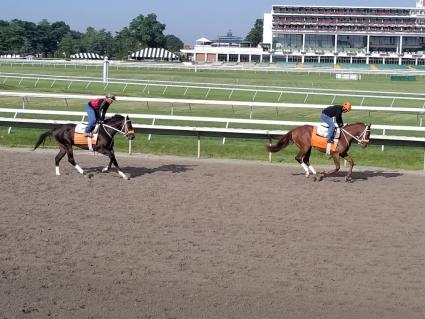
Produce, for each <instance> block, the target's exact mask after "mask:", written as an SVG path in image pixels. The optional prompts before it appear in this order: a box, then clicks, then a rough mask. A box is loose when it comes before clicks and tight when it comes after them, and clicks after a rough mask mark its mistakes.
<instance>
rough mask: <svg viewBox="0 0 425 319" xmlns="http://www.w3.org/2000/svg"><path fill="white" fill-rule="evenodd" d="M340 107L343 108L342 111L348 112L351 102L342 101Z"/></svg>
mask: <svg viewBox="0 0 425 319" xmlns="http://www.w3.org/2000/svg"><path fill="white" fill-rule="evenodd" d="M342 109H343V110H344V112H350V111H351V103H350V102H344V103H342Z"/></svg>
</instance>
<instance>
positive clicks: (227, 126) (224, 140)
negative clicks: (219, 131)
mask: <svg viewBox="0 0 425 319" xmlns="http://www.w3.org/2000/svg"><path fill="white" fill-rule="evenodd" d="M226 128H229V122H226ZM224 143H226V137H223V145H224Z"/></svg>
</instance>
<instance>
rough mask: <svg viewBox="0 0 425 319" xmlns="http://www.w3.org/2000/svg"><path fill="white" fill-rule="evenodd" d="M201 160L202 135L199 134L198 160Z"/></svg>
mask: <svg viewBox="0 0 425 319" xmlns="http://www.w3.org/2000/svg"><path fill="white" fill-rule="evenodd" d="M200 158H201V135H200V134H199V133H198V159H200Z"/></svg>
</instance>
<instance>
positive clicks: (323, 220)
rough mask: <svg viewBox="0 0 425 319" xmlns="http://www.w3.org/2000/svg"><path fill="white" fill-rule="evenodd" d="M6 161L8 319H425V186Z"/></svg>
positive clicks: (3, 241) (186, 168) (94, 162)
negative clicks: (84, 172)
mask: <svg viewBox="0 0 425 319" xmlns="http://www.w3.org/2000/svg"><path fill="white" fill-rule="evenodd" d="M55 154H56V151H55V152H52V151H45V150H37V151H36V152H29V151H27V150H13V151H11V150H7V149H0V163H1V165H0V176H1V183H0V318H1V319H4V318H8V319H10V318H61V319H62V318H182V319H187V318H196V319H198V318H241V319H242V318H243V319H247V318H253V319H259V318H285V319H286V318H303V319H305V318H314V319H317V318H338V319H340V318H359V319H360V318H361V319H365V318H368V319H371V318H379V319H382V318H386V319H388V318H397V319H399V318H409V319H416V318H417V319H423V318H425V213H424V207H425V199H424V194H425V193H424V190H425V176H424V174H422V173H406V172H394V171H391V172H387V171H382V170H374V169H369V168H368V169H362V168H359V167H355V171H354V174H353V177H354V179H355V182H354V183H345V182H344V178H343V176H342V175H341V176H337V177H331V178H328V179H325V180H323V181H322V182H320V183H317V182H316V183H315V182H313V181H312V180H310V179H306V178H305V177H304V176H303V175H302V169H301V168H300V167H297V166H286V165H277V164H273V165H270V164H268V163H258V162H239V161H237V162H236V161H235V162H231V161H210V160H200V161H197V160H191V159H176V158H165V157H164V158H156V157H145V156H133V157H128V156H125V155H123V154H118V156H117V158H118V162H119V163H120V164H121V167H122V169H123V171H124V172H126V173H129V174H130V175H131V176H132V179H131V180H129V181H125V180H123V179H121V178H120V177H119V176H118V174H116V173H115V172H114V171H112V172H110V173H108V174H102V173H100V172H99V171H100V169H101V167H102V166H103V165H105V164H106V163H107V159H106V158H105V157H103V156H101V155H97V156H92V155H87V153H77V155H76V159H77V161H78V162H79V164H80V165H81V166H82V167H83V168H89V171H90V172H91V173H92V174H93V177H92V178H90V179H89V178H84V177H82V176H81V175H80V174H79V173H78V172H77V171H76V170H75V169H74V168H72V167H71V166H70V165H69V164H68V162H67V161H66V160H64V161H63V162H62V163H61V164H62V165H61V172H62V174H63V175H62V176H55V175H54V164H53V158H54V155H55Z"/></svg>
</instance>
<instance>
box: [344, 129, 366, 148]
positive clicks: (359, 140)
mask: <svg viewBox="0 0 425 319" xmlns="http://www.w3.org/2000/svg"><path fill="white" fill-rule="evenodd" d="M341 130H342V131H343V132H344V133H346V134H347V135H349V136H351V137H352V138H353V139H355V140H356V141H357V144H362V145H363V144H367V143H369V140H366V133H367V132H368V131H370V129H368V126H367V125H366V127H365V129H364V130H363V132H362V133H361V134H360V135H357V136H354V135H353V134H351V133H350V132H348V131H347V130H346V129H344V128H341ZM344 138H345V141H346V142H347V143H348V139H347V136H345V134H344Z"/></svg>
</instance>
